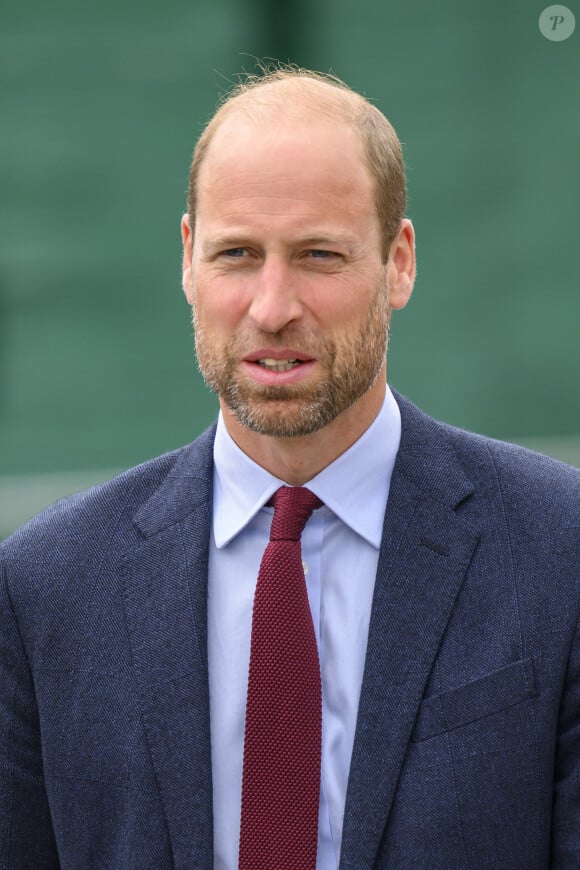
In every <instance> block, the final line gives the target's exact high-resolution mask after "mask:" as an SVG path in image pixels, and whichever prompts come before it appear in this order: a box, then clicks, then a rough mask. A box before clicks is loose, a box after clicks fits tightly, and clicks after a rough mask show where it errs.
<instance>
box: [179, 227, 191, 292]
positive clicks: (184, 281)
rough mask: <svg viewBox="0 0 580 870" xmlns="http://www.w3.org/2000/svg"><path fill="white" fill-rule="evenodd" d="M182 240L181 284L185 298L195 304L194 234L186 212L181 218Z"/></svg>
mask: <svg viewBox="0 0 580 870" xmlns="http://www.w3.org/2000/svg"><path fill="white" fill-rule="evenodd" d="M181 240H182V242H183V262H182V265H181V286H182V287H183V292H184V293H185V298H186V299H187V301H188V302H189V304H190V305H193V267H192V262H191V258H192V254H193V234H192V232H191V226H190V223H189V215H188V214H184V215H183V217H182V218H181Z"/></svg>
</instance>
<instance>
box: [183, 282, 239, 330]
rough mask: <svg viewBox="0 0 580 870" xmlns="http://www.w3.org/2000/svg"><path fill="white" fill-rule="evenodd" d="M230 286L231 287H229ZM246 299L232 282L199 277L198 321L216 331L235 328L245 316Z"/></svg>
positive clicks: (196, 296)
mask: <svg viewBox="0 0 580 870" xmlns="http://www.w3.org/2000/svg"><path fill="white" fill-rule="evenodd" d="M228 284H229V286H228ZM244 305H245V302H244V298H243V294H242V293H241V292H240V290H239V289H236V288H233V287H232V286H231V284H230V282H224V281H223V280H221V281H220V280H219V279H217V278H214V279H208V278H207V277H205V276H198V278H197V280H196V282H195V306H196V310H197V317H198V320H200V321H203V323H204V326H205V327H206V328H210V329H212V330H214V331H220V329H223V330H227V329H229V328H231V327H234V326H235V325H236V324H237V323H238V322H239V320H240V318H241V317H242V316H243V312H244Z"/></svg>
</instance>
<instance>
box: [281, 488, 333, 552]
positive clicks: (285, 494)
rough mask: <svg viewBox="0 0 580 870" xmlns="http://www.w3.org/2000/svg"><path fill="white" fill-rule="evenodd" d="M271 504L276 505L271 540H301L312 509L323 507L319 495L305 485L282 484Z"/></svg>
mask: <svg viewBox="0 0 580 870" xmlns="http://www.w3.org/2000/svg"><path fill="white" fill-rule="evenodd" d="M270 504H273V505H274V518H273V520H272V526H271V528H270V540H271V541H299V540H300V536H301V534H302V532H303V530H304V526H305V525H306V523H307V521H308V518H309V516H310V514H311V513H312V511H314V510H316V508H319V507H322V502H321V501H320V499H319V498H318V496H316V495H314V493H313V492H310V490H309V489H306V487H304V486H281V487H280V489H279V490H277V492H275V493H274V495H273V496H272V500H271V502H270Z"/></svg>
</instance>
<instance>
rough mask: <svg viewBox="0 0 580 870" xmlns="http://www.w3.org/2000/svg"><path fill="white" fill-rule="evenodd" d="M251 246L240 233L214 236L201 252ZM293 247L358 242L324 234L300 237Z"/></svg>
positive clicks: (350, 237)
mask: <svg viewBox="0 0 580 870" xmlns="http://www.w3.org/2000/svg"><path fill="white" fill-rule="evenodd" d="M251 244H252V236H251V235H249V234H247V233H245V232H241V233H239V235H238V234H235V235H234V234H228V235H223V236H214V237H213V238H210V239H206V240H205V241H204V242H203V243H202V251H203V253H204V254H206V255H207V254H211V253H213V252H215V251H219V250H227V249H228V248H243V247H246V245H251ZM292 244H293V246H300V247H302V246H306V247H309V248H315V247H320V246H322V247H332V246H334V245H337V246H339V247H347V248H356V247H358V242H357V240H356V239H355V238H353V236H350V235H346V234H340V233H325V234H324V235H318V236H302V237H300V238H297V239H296V240H295V241H294V242H292Z"/></svg>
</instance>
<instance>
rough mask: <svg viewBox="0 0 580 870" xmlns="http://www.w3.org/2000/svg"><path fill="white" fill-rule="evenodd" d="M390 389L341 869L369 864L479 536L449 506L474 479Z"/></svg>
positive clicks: (359, 869) (464, 494)
mask: <svg viewBox="0 0 580 870" xmlns="http://www.w3.org/2000/svg"><path fill="white" fill-rule="evenodd" d="M397 398H398V401H399V404H400V405H401V411H402V417H403V433H402V439H401V447H400V450H399V453H398V456H397V462H396V465H395V469H394V472H393V478H392V481H391V489H390V493H389V501H388V506H387V512H386V516H385V524H384V528H383V541H382V545H381V553H380V557H379V564H378V569H377V578H376V584H375V592H374V598H373V607H372V613H371V623H370V628H369V638H368V646H367V655H366V662H365V671H364V676H363V684H362V688H361V696H360V702H359V713H358V720H357V729H356V735H355V742H354V747H353V754H352V761H351V768H350V776H349V784H348V790H347V799H346V807H345V817H344V826H343V838H342V851H341V861H340V868H341V870H347V868H348V870H351V868H353V870H354V868H357V870H363V868H372V867H373V866H374V862H375V859H376V855H377V851H378V848H379V844H380V840H381V836H382V834H383V831H384V829H385V825H386V823H387V819H388V816H389V813H390V810H391V807H392V803H393V798H394V794H395V790H396V785H397V781H398V778H399V775H400V772H401V768H402V765H403V761H404V757H405V753H406V749H407V745H408V743H409V739H410V737H411V733H412V730H413V725H414V722H415V717H416V715H417V712H418V708H419V704H420V702H421V699H422V696H423V693H424V690H425V686H426V683H427V680H428V678H429V675H430V672H431V669H432V666H433V662H434V660H435V658H436V655H437V651H438V648H439V645H440V643H441V640H442V636H443V633H444V631H445V628H446V625H447V623H448V621H449V618H450V616H451V613H452V610H453V607H454V604H455V601H456V598H457V595H458V593H459V590H460V588H461V584H462V582H463V578H464V576H465V572H466V570H467V566H468V565H469V562H470V560H471V557H472V554H473V552H474V549H475V546H476V544H477V540H478V537H477V534H476V531H475V530H474V529H473V528H472V527H471V526H470V525H468V524H466V523H464V522H463V521H462V520H460V519H459V518H458V516H457V515H456V513H455V512H454V508H455V507H456V506H457V505H458V504H459V502H461V501H462V500H464V499H465V498H467V497H468V495H469V494H470V493H471V492H472V490H473V487H472V486H471V484H470V482H469V481H468V480H467V479H466V478H465V476H464V474H463V471H462V470H461V468H460V466H459V463H458V461H457V459H456V457H455V456H454V454H453V451H452V448H451V447H450V446H449V444H446V445H442V444H441V445H437V448H436V449H435V448H434V445H433V432H431V433H430V437H429V438H422V428H423V429H424V428H425V426H424V425H423V427H422V426H421V420H420V419H417V420H412V419H410V418H411V417H412V416H413V415H414V413H415V411H416V409H412V406H407V405H406V404H405V403H404V402H401V400H400V398H399V397H397ZM418 413H419V412H417V414H418ZM421 418H422V420H423V421H424V420H425V419H427V418H424V417H423V415H421ZM435 425H436V424H434V423H433V422H432V421H431V427H434V426H435ZM423 434H426V433H423ZM439 481H440V482H441V483H440V484H439ZM377 747H380V750H379V752H378V751H377Z"/></svg>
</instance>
